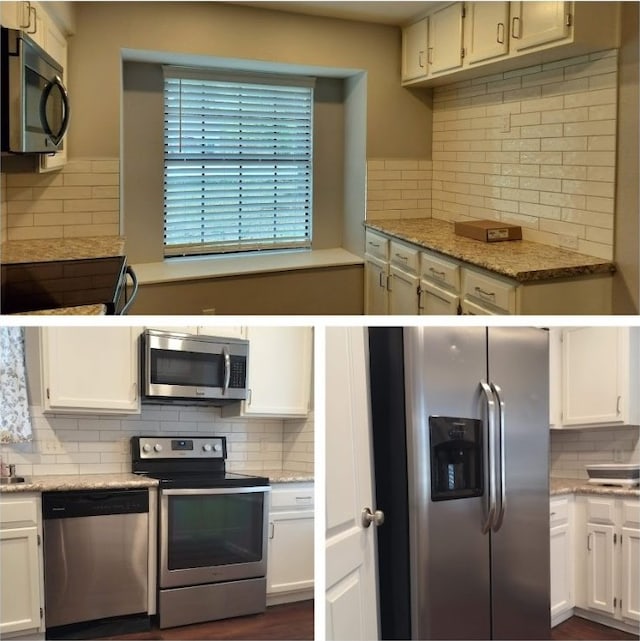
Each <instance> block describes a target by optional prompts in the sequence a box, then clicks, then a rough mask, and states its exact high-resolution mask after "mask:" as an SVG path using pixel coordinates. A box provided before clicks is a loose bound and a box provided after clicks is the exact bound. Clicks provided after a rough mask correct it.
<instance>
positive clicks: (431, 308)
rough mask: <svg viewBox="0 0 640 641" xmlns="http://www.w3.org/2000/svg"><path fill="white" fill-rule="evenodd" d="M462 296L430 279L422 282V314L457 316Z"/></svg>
mask: <svg viewBox="0 0 640 641" xmlns="http://www.w3.org/2000/svg"><path fill="white" fill-rule="evenodd" d="M459 305H460V297H459V296H458V295H457V294H453V293H452V292H448V291H447V290H446V289H442V288H441V287H438V286H437V285H434V284H433V283H430V282H428V281H425V280H423V281H421V282H420V314H421V315H422V316H430V315H434V314H444V315H447V316H451V315H453V316H455V315H457V313H458V307H459Z"/></svg>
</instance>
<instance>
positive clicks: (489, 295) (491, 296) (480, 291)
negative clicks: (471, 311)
mask: <svg viewBox="0 0 640 641" xmlns="http://www.w3.org/2000/svg"><path fill="white" fill-rule="evenodd" d="M475 290H476V293H477V294H478V296H479V297H480V298H484V299H485V300H486V299H487V298H488V299H490V300H495V299H496V293H495V292H485V291H484V289H482V288H481V287H476V288H475Z"/></svg>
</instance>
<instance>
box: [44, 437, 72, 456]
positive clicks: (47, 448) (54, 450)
mask: <svg viewBox="0 0 640 641" xmlns="http://www.w3.org/2000/svg"><path fill="white" fill-rule="evenodd" d="M40 453H41V454H66V451H65V449H64V445H62V443H61V442H60V441H56V440H49V441H40Z"/></svg>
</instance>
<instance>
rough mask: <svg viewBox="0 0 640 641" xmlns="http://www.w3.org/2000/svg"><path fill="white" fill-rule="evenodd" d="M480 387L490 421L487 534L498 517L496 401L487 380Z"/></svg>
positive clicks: (486, 476) (484, 526) (484, 529)
mask: <svg viewBox="0 0 640 641" xmlns="http://www.w3.org/2000/svg"><path fill="white" fill-rule="evenodd" d="M480 387H481V388H482V391H483V392H484V395H485V398H486V400H487V418H488V423H489V438H488V452H489V473H488V475H485V480H487V481H488V483H487V484H488V485H489V509H488V514H487V520H486V521H485V523H484V525H483V526H482V533H483V534H486V533H487V532H488V531H489V530H490V529H491V528H492V527H493V524H494V521H495V518H496V507H497V506H496V481H497V474H496V453H495V442H496V403H495V399H494V395H493V392H492V390H491V387H489V385H488V384H487V383H485V381H480Z"/></svg>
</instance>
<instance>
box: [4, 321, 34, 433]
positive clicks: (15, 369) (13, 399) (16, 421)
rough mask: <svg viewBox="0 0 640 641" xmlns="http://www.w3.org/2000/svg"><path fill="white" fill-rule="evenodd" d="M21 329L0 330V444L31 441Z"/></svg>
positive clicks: (7, 328)
mask: <svg viewBox="0 0 640 641" xmlns="http://www.w3.org/2000/svg"><path fill="white" fill-rule="evenodd" d="M31 435H32V432H31V417H30V416H29V402H28V399H27V372H26V367H25V361H24V330H23V328H22V327H0V442H2V443H21V442H23V441H30V440H31V438H32V436H31Z"/></svg>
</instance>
